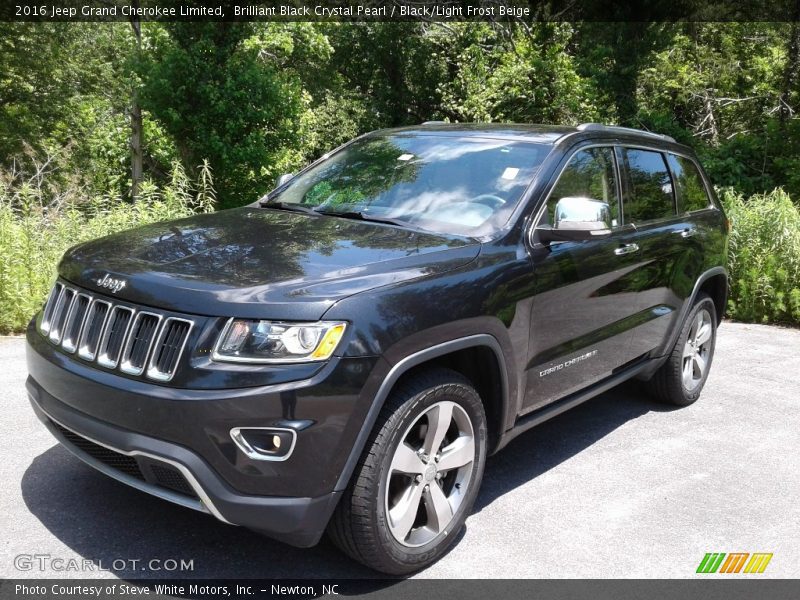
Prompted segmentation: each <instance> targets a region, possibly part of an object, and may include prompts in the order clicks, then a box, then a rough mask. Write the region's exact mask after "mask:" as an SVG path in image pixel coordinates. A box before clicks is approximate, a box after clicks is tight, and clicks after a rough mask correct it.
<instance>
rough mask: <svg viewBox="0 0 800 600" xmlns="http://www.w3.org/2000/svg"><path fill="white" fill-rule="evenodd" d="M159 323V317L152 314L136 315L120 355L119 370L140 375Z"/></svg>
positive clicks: (141, 313) (142, 313)
mask: <svg viewBox="0 0 800 600" xmlns="http://www.w3.org/2000/svg"><path fill="white" fill-rule="evenodd" d="M160 321H161V317H160V316H159V315H156V314H153V313H146V312H140V313H139V314H138V315H136V320H135V321H134V323H133V326H132V327H131V333H130V336H129V337H128V343H127V344H126V345H125V350H124V352H123V353H122V366H121V367H120V368H121V369H122V370H123V371H124V372H126V373H130V374H131V375H140V374H141V373H142V371H144V366H145V364H146V363H147V355H148V354H149V352H150V347H151V346H152V343H153V338H155V333H156V330H157V329H158V324H159V322H160Z"/></svg>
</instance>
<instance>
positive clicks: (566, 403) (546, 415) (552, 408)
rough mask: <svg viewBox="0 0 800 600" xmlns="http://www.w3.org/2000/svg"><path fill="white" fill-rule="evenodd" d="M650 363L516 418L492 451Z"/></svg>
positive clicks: (640, 362) (643, 362) (644, 360)
mask: <svg viewBox="0 0 800 600" xmlns="http://www.w3.org/2000/svg"><path fill="white" fill-rule="evenodd" d="M650 363H651V359H649V358H642V359H640V360H637V361H636V362H635V363H634V364H632V365H630V366H628V367H627V368H625V369H624V370H621V371H619V372H618V373H615V374H614V375H611V376H610V377H609V378H607V379H604V380H603V381H600V382H598V383H595V384H594V385H591V386H589V387H588V388H586V389H584V390H581V391H579V392H575V393H574V394H571V395H569V396H566V397H564V398H562V399H561V400H557V401H556V402H553V403H552V404H548V405H547V406H543V407H542V408H540V409H537V410H535V411H533V412H531V413H529V414H527V415H524V416H522V417H518V418H517V421H516V422H515V423H514V427H512V428H511V429H509V430H508V431H506V432H505V434H503V437H502V438H501V439H500V442H499V443H498V444H497V447H496V448H495V450H494V451H495V452H497V451H498V450H500V449H502V448H504V447H505V446H506V445H507V444H508V443H509V442H510V441H511V440H513V439H514V438H515V437H517V436H518V435H519V434H521V433H525V432H526V431H528V430H529V429H530V428H531V427H536V426H537V425H539V424H540V423H544V422H545V421H547V420H549V419H552V418H553V417H555V416H557V415H560V414H561V413H563V412H566V411H568V410H569V409H570V408H574V407H575V406H578V405H579V404H583V403H584V402H586V401H587V400H591V399H592V398H594V397H595V396H597V395H599V394H602V393H603V392H606V391H608V390H610V389H611V388H613V387H616V386H618V385H619V384H621V383H622V382H624V381H627V380H628V379H631V378H632V377H635V376H636V375H638V374H639V373H641V372H642V371H644V370H645V369H646V368H647V367H648V366H650Z"/></svg>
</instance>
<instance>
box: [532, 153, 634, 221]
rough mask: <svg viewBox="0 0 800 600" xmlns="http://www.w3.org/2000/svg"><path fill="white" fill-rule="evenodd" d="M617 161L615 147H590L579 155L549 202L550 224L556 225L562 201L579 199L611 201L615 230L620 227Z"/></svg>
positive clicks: (563, 175)
mask: <svg viewBox="0 0 800 600" xmlns="http://www.w3.org/2000/svg"><path fill="white" fill-rule="evenodd" d="M614 160H615V159H614V149H613V148H611V147H606V148H587V149H585V150H580V151H578V152H577V153H575V155H574V156H573V157H572V158H571V159H570V161H569V164H567V166H566V168H565V169H564V170H563V171H562V173H561V176H560V177H559V178H558V182H557V183H556V185H555V187H554V188H553V191H552V193H551V194H550V198H549V199H548V200H547V211H546V216H547V219H548V224H553V223H554V222H555V219H554V216H555V209H556V204H557V203H558V201H559V200H561V199H562V198H568V197H578V198H591V199H592V200H602V201H603V202H607V203H608V207H609V209H610V211H611V225H612V227H617V226H618V225H620V222H619V195H618V193H617V177H616V170H615V167H614Z"/></svg>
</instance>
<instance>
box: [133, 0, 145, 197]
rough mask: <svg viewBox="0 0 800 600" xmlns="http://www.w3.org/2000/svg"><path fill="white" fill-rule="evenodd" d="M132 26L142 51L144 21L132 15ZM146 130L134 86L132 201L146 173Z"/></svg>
mask: <svg viewBox="0 0 800 600" xmlns="http://www.w3.org/2000/svg"><path fill="white" fill-rule="evenodd" d="M133 6H134V8H137V9H138V8H139V1H138V0H134V2H133ZM131 27H133V34H134V35H135V36H136V51H137V52H141V51H142V23H141V20H140V19H139V17H131ZM143 138H144V132H143V131H142V108H141V106H139V93H138V92H137V91H136V89H135V88H134V90H133V98H132V101H131V140H130V147H131V202H136V199H137V198H138V196H139V185H140V184H141V183H142V178H143V174H144V170H143V166H142V146H143V145H144V139H143Z"/></svg>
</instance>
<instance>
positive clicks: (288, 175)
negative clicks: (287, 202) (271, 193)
mask: <svg viewBox="0 0 800 600" xmlns="http://www.w3.org/2000/svg"><path fill="white" fill-rule="evenodd" d="M292 177H294V173H284V174H283V175H281V176H280V177H278V181H277V182H276V183H275V187H276V188H279V187H281V186H282V185H283V184H284V183H286V182H288V181H289V180H290V179H291V178H292Z"/></svg>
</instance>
